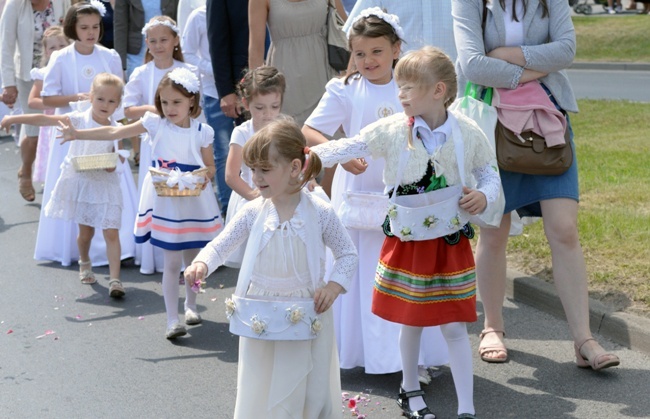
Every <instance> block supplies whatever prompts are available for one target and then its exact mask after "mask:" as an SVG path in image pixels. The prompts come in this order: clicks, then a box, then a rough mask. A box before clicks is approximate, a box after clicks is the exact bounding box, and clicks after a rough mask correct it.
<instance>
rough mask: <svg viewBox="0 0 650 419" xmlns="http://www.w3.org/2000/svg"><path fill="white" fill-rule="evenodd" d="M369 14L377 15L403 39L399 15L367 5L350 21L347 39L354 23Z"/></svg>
mask: <svg viewBox="0 0 650 419" xmlns="http://www.w3.org/2000/svg"><path fill="white" fill-rule="evenodd" d="M370 16H375V17H378V18H379V19H381V20H383V21H384V22H386V23H388V24H389V25H390V26H392V27H393V30H394V31H395V34H397V37H398V38H399V39H401V40H404V30H403V29H402V27H401V26H400V25H399V17H397V15H393V14H390V13H386V12H384V11H383V10H381V9H380V8H379V7H369V8H367V9H363V10H362V11H361V13H359V15H358V16H357V17H355V18H354V20H353V21H352V24H351V25H350V27H349V28H348V33H347V35H348V39H350V33H351V32H352V26H354V24H355V23H357V21H358V20H359V19H361V18H364V17H370Z"/></svg>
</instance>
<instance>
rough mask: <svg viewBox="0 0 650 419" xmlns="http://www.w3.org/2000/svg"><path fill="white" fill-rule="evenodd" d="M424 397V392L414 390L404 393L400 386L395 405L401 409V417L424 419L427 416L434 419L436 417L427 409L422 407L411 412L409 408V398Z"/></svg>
mask: <svg viewBox="0 0 650 419" xmlns="http://www.w3.org/2000/svg"><path fill="white" fill-rule="evenodd" d="M418 396H422V397H424V391H422V390H414V391H404V389H403V388H402V387H401V386H400V388H399V394H398V395H397V405H398V406H399V407H400V408H401V409H402V416H406V417H407V418H409V419H424V418H425V417H426V416H427V415H432V416H433V419H436V415H434V414H433V412H432V411H431V410H430V409H429V408H428V407H426V406H425V407H424V408H423V409H420V410H411V407H410V406H409V399H410V398H411V397H418Z"/></svg>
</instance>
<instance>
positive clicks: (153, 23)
mask: <svg viewBox="0 0 650 419" xmlns="http://www.w3.org/2000/svg"><path fill="white" fill-rule="evenodd" d="M160 25H163V26H167V27H168V28H169V29H171V30H172V31H174V32H175V33H176V36H178V35H179V34H180V32H181V31H180V29H178V26H176V25H174V24H173V23H171V22H170V21H168V20H160V19H154V20H150V21H149V22H147V24H146V25H144V28H142V35H144V36H145V37H146V36H147V31H148V30H149V29H151V28H153V27H155V26H160Z"/></svg>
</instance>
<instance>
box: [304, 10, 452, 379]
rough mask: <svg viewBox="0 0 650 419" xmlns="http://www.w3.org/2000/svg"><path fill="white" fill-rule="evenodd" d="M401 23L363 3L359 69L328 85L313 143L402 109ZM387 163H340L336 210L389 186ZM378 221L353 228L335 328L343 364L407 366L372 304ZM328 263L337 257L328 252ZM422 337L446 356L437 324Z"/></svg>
mask: <svg viewBox="0 0 650 419" xmlns="http://www.w3.org/2000/svg"><path fill="white" fill-rule="evenodd" d="M398 22H399V19H398V18H397V16H395V15H392V14H389V13H385V12H383V11H382V10H381V9H380V8H378V7H374V8H369V9H365V10H363V11H362V12H361V13H360V14H359V16H358V17H357V18H356V19H355V21H354V22H353V23H352V26H351V28H350V32H349V33H348V42H349V47H350V51H351V52H352V60H353V64H354V68H355V69H356V70H355V71H354V72H353V73H351V74H349V75H348V76H347V77H346V78H344V79H332V80H331V81H330V82H329V83H328V84H327V86H326V92H325V95H324V96H323V98H322V99H321V101H320V103H319V104H318V106H317V107H316V109H315V110H314V112H313V113H312V114H311V116H310V117H309V118H308V119H307V121H306V122H305V125H304V126H303V128H302V132H303V133H304V134H305V137H306V138H307V143H308V144H309V145H316V144H320V143H325V142H327V138H326V137H325V135H328V136H332V135H334V133H335V132H336V131H337V130H338V129H339V127H342V128H343V132H344V134H345V136H346V137H352V136H354V135H357V134H358V133H359V131H360V130H361V129H362V128H363V127H365V126H366V125H368V124H370V123H372V122H375V121H377V120H379V119H381V118H383V117H387V116H390V115H393V114H396V113H398V112H402V105H401V104H400V102H399V99H398V97H397V96H398V94H399V91H398V87H397V83H395V79H394V77H393V68H394V66H395V64H396V63H397V59H398V58H399V55H400V47H401V44H402V37H403V36H404V35H403V31H402V28H401V26H400V25H399V23H398ZM383 170H384V159H373V158H372V157H368V158H366V159H364V158H361V159H352V160H351V161H349V162H348V163H344V164H343V165H340V166H338V167H337V169H336V174H335V175H334V180H333V183H332V192H331V198H332V206H333V207H334V209H335V210H338V209H339V208H340V206H341V203H342V200H343V195H344V194H345V193H346V192H348V191H353V192H361V193H364V192H365V193H367V192H371V193H381V192H383V190H384V183H383V182H382V180H381V179H382V172H383ZM375 227H376V229H375V230H358V229H348V233H349V235H350V237H351V238H352V241H353V242H354V244H355V246H356V247H357V252H359V268H358V271H357V272H356V273H355V277H354V280H353V281H352V285H351V288H350V290H348V293H347V294H346V295H344V296H342V297H341V298H340V299H338V301H337V303H336V304H335V305H334V320H335V323H334V325H335V326H334V330H335V331H336V337H337V343H338V346H339V359H340V362H341V367H342V368H355V367H364V368H365V372H366V373H367V374H388V373H393V372H397V371H400V370H401V363H400V360H399V346H398V336H399V330H400V327H399V325H397V324H395V323H391V322H388V321H386V320H384V319H382V318H380V317H377V316H375V315H374V314H372V312H371V310H370V305H371V301H372V289H373V283H374V273H375V268H376V267H377V259H378V258H379V251H380V250H381V244H382V242H383V238H384V234H383V231H382V226H381V224H378V225H377V226H375ZM328 262H329V263H331V261H330V260H329V259H328ZM329 263H328V264H329ZM424 340H425V345H423V346H426V347H428V348H429V349H428V350H426V351H423V352H422V357H421V360H420V361H421V362H420V364H422V365H441V364H444V363H446V360H447V356H446V353H445V352H446V351H445V348H444V345H442V336H441V335H440V331H439V329H437V328H436V329H427V331H426V336H425V339H424ZM440 346H443V347H442V348H440V349H441V350H439V349H438V348H439V347H440ZM434 348H435V349H434ZM421 372H422V374H421V375H422V378H421V380H422V381H423V382H425V383H428V382H429V381H430V379H429V374H428V372H427V371H426V369H425V368H422V369H421Z"/></svg>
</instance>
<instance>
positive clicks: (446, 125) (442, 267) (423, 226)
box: [312, 47, 499, 419]
mask: <svg viewBox="0 0 650 419" xmlns="http://www.w3.org/2000/svg"><path fill="white" fill-rule="evenodd" d="M395 79H396V81H397V84H398V86H399V89H400V93H399V99H400V102H401V103H402V107H403V108H404V113H397V114H395V115H393V116H389V117H387V118H383V119H380V120H379V121H377V122H375V123H373V124H370V125H368V126H367V127H366V128H364V129H362V130H361V132H360V134H359V135H357V136H355V137H353V138H350V139H342V140H338V141H330V142H328V143H325V144H321V145H318V146H316V147H313V148H312V150H313V151H314V152H316V153H317V154H318V155H319V156H320V157H321V159H322V160H323V164H324V165H326V166H331V165H333V164H334V163H341V162H345V161H347V160H350V159H352V158H361V157H366V156H368V155H370V154H372V155H373V156H375V157H383V158H384V159H385V160H386V165H385V167H384V173H383V179H384V182H385V185H386V187H385V191H386V192H387V193H389V195H392V194H396V195H398V196H406V195H408V196H409V197H408V199H409V200H412V201H413V202H418V201H420V200H422V199H426V200H427V201H428V202H437V201H436V200H439V199H440V198H439V195H440V194H446V193H449V192H451V191H453V189H447V188H448V187H455V188H458V189H462V197H461V194H460V193H458V196H459V198H458V201H454V200H453V198H450V199H451V201H450V203H451V205H452V207H451V210H452V213H453V214H456V215H455V216H451V215H450V214H445V215H443V214H440V213H438V212H437V210H435V209H432V208H429V209H428V211H431V212H432V213H431V214H429V213H427V215H426V217H424V218H423V220H421V221H418V220H415V219H413V220H412V221H413V222H412V225H410V226H403V227H401V228H399V230H398V231H393V230H392V229H391V225H396V223H397V220H399V218H397V217H398V215H399V214H398V211H399V210H398V208H397V207H396V206H394V207H390V209H389V214H388V217H387V220H386V222H385V223H384V234H385V236H386V237H385V238H384V243H383V246H382V249H381V252H380V255H379V264H378V266H377V270H376V275H375V286H374V289H373V297H372V312H373V313H374V314H375V315H377V316H379V317H381V318H383V319H385V320H388V321H392V322H395V323H399V324H401V325H402V326H401V330H400V336H399V347H400V355H401V362H402V384H401V386H400V391H399V394H398V397H397V403H398V405H399V406H400V408H401V409H402V412H403V414H404V415H405V416H406V417H409V418H423V419H433V418H434V417H435V415H433V413H432V412H431V410H430V409H429V408H428V407H427V406H426V404H425V402H424V399H423V398H422V396H423V394H424V392H423V391H421V389H420V383H419V382H418V353H419V351H420V341H421V335H422V329H423V328H424V327H427V326H440V329H441V331H442V335H443V336H444V338H445V341H446V342H447V347H448V349H449V364H450V367H451V371H452V375H453V378H454V385H455V388H456V396H457V398H458V414H459V417H467V418H473V417H474V414H475V412H474V402H473V375H472V352H471V347H470V343H469V337H468V335H467V328H466V323H467V322H473V321H476V295H475V294H476V281H475V277H476V275H475V264H474V258H473V255H472V248H471V245H470V241H469V239H470V238H471V237H473V235H474V230H473V228H472V227H471V225H470V224H469V223H467V224H464V223H463V222H462V221H461V220H462V219H466V218H469V216H470V215H478V214H481V213H482V212H483V211H485V209H486V208H487V207H488V205H493V204H494V203H496V202H497V199H498V197H499V175H498V173H497V172H496V170H495V169H493V164H494V165H495V162H493V157H492V153H491V152H490V147H489V145H488V143H487V139H486V137H485V135H484V134H483V132H482V131H481V130H480V128H478V126H477V125H476V124H475V123H474V122H473V121H471V120H469V119H468V118H466V117H463V116H462V115H456V114H454V113H452V112H449V111H447V107H448V106H449V105H450V104H451V102H452V101H453V100H454V98H455V96H456V89H457V82H456V73H455V71H454V66H453V63H452V62H451V60H450V59H449V57H448V56H447V55H445V54H444V53H443V52H442V51H441V50H439V49H437V48H433V47H425V48H423V49H421V50H417V51H413V52H410V53H408V54H407V55H405V56H404V57H403V58H401V59H400V61H399V62H398V63H397V66H396V67H395ZM458 156H461V157H460V158H459V157H458ZM462 179H466V180H467V181H466V182H465V181H462ZM454 193H455V192H454ZM418 198H419V199H418ZM391 199H395V198H394V197H393V198H391ZM401 199H404V198H401ZM429 200H433V201H429ZM393 205H394V204H393ZM414 207H416V208H417V205H414ZM422 207H428V205H422ZM461 214H465V215H463V216H462V218H461ZM389 220H390V222H389ZM409 221H410V220H409ZM438 226H440V228H441V229H442V230H443V231H444V232H442V233H441V234H437V235H429V234H430V233H429V229H431V231H436V230H437V229H438ZM420 237H422V238H420Z"/></svg>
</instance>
